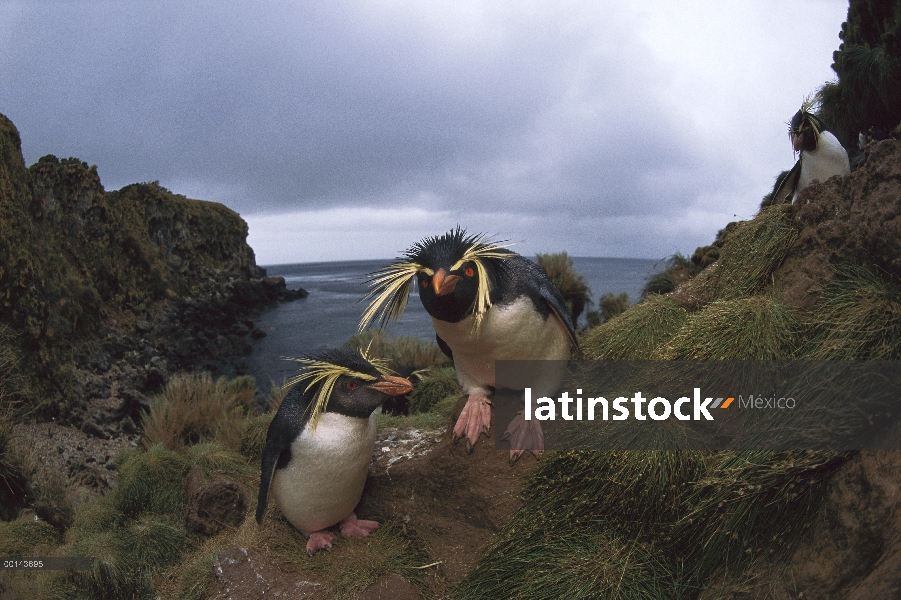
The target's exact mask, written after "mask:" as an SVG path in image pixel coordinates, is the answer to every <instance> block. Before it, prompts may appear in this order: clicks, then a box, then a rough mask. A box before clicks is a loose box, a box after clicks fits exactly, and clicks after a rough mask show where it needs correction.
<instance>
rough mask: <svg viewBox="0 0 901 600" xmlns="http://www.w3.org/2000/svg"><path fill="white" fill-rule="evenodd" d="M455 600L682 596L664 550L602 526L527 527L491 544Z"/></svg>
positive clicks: (640, 599)
mask: <svg viewBox="0 0 901 600" xmlns="http://www.w3.org/2000/svg"><path fill="white" fill-rule="evenodd" d="M452 597H453V598H455V599H456V600H470V599H472V600H477V599H478V600H480V599H482V598H509V599H523V600H524V599H529V600H539V599H542V600H543V599H547V600H551V599H557V598H567V599H569V598H573V599H586V600H587V599H595V598H605V599H608V598H609V599H611V600H613V599H616V600H619V599H623V600H626V599H628V600H650V599H654V600H663V599H665V598H666V599H675V598H680V597H684V596H682V594H680V589H679V586H678V584H677V582H676V581H675V580H674V578H673V576H672V573H671V571H670V569H669V567H668V565H667V563H666V560H665V557H664V556H663V554H662V553H660V552H659V551H657V550H656V549H655V548H654V547H653V546H649V545H645V544H640V543H637V542H636V541H635V540H630V539H627V538H623V537H620V536H617V535H615V534H614V533H612V532H610V531H609V530H605V529H604V528H602V527H587V528H580V529H574V528H565V529H560V530H557V531H554V532H553V533H551V532H550V531H548V532H546V533H541V532H535V531H531V532H530V531H525V532H522V533H520V534H519V535H518V536H516V537H509V538H507V539H504V540H503V541H502V542H500V543H499V544H498V545H497V546H496V547H494V548H492V550H491V551H490V552H489V554H488V556H487V557H486V558H485V559H484V560H482V561H481V562H479V564H478V565H477V566H476V568H475V570H474V571H472V572H471V573H470V574H469V576H468V577H467V578H466V579H464V580H463V582H461V583H460V584H459V585H458V586H457V587H456V589H455V590H454V593H453V596H452Z"/></svg>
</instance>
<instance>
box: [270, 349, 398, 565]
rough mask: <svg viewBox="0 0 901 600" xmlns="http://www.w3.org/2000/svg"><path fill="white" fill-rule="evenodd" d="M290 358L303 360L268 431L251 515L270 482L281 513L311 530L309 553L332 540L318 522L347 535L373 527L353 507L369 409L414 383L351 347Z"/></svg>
mask: <svg viewBox="0 0 901 600" xmlns="http://www.w3.org/2000/svg"><path fill="white" fill-rule="evenodd" d="M293 360H295V361H297V362H299V363H301V364H303V365H305V367H306V368H305V370H304V371H303V372H302V373H301V374H300V375H298V376H296V377H294V378H293V379H291V380H290V381H289V382H288V383H287V384H286V385H288V386H294V387H292V388H291V390H290V391H289V392H288V394H287V395H286V396H285V398H284V399H283V400H282V404H281V406H280V407H279V409H278V412H277V413H276V414H275V417H274V418H273V419H272V423H270V425H269V430H268V432H267V433H266V446H265V448H264V449H263V460H262V466H261V469H260V492H259V500H258V502H257V522H258V523H260V522H262V520H263V515H264V514H265V512H266V503H267V500H268V496H269V492H270V488H271V492H272V497H273V498H274V499H275V502H276V504H277V505H278V507H279V508H280V509H281V511H282V514H284V515H285V518H287V519H288V521H290V522H291V524H292V525H294V526H295V527H296V528H297V529H299V530H300V531H301V532H302V533H303V534H304V535H306V536H308V537H309V540H308V541H307V552H310V553H311V554H312V553H313V552H315V551H316V550H321V549H328V548H331V547H332V543H333V542H334V539H335V536H334V535H333V534H331V533H328V532H326V531H324V530H325V529H326V528H328V527H331V526H332V525H335V524H337V523H341V534H342V535H345V536H360V537H362V536H367V535H369V534H370V533H372V532H373V531H375V529H377V528H378V523H377V522H375V521H362V520H358V519H357V517H356V515H355V514H354V512H353V511H354V508H355V507H356V506H357V504H358V503H359V501H360V497H361V496H362V494H363V485H364V484H365V483H366V473H367V471H368V469H369V462H370V460H371V459H372V449H373V446H374V445H375V409H376V408H378V407H379V406H380V405H381V404H382V403H383V402H384V401H385V400H386V398H388V397H390V396H399V395H401V394H406V393H408V392H410V391H411V390H412V389H413V386H411V385H410V382H409V381H407V380H406V379H403V378H402V377H395V376H392V375H387V374H386V371H387V369H385V368H384V367H383V365H382V364H380V362H379V361H375V360H372V361H370V360H368V359H367V358H366V357H365V355H364V354H363V353H357V352H354V351H351V350H332V351H329V352H326V353H324V354H321V355H319V356H316V357H306V358H297V359H293ZM303 381H309V383H308V384H307V386H306V388H304V389H301V386H297V385H296V384H298V383H300V382H303Z"/></svg>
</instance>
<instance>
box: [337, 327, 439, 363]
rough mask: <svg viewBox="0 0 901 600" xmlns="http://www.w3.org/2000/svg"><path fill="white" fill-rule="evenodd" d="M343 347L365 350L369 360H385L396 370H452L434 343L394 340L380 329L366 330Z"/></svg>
mask: <svg viewBox="0 0 901 600" xmlns="http://www.w3.org/2000/svg"><path fill="white" fill-rule="evenodd" d="M344 345H345V346H349V347H351V348H362V349H364V350H365V349H367V348H368V349H369V350H368V352H369V355H370V356H372V357H373V358H382V359H385V360H387V361H388V363H389V366H390V367H391V368H392V369H395V370H396V369H402V368H404V367H407V366H411V367H414V368H415V369H416V370H419V369H437V368H441V367H448V366H451V361H450V359H449V358H448V357H447V356H446V355H445V354H444V353H443V352H442V351H441V349H440V348H439V347H438V344H437V343H435V342H429V341H426V340H421V339H419V338H413V337H393V336H392V335H391V334H389V333H387V332H385V331H382V330H380V329H367V330H366V331H364V332H363V333H359V334H357V335H355V336H352V337H351V338H350V339H349V340H347V342H345V344H344Z"/></svg>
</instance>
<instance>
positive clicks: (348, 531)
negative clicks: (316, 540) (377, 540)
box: [341, 514, 379, 537]
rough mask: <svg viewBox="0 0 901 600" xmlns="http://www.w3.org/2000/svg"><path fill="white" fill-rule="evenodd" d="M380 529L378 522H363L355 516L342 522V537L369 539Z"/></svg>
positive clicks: (352, 515)
mask: <svg viewBox="0 0 901 600" xmlns="http://www.w3.org/2000/svg"><path fill="white" fill-rule="evenodd" d="M378 528H379V524H378V523H377V522H375V521H363V520H361V519H358V518H357V517H356V515H354V514H351V515H350V516H349V517H348V518H346V519H344V520H343V521H341V535H343V536H344V537H367V536H368V535H369V534H371V533H372V532H373V531H375V530H376V529H378Z"/></svg>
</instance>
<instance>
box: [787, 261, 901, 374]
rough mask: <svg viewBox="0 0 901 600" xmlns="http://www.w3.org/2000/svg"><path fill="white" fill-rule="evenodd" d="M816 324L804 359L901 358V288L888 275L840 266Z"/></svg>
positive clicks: (815, 317) (814, 319)
mask: <svg viewBox="0 0 901 600" xmlns="http://www.w3.org/2000/svg"><path fill="white" fill-rule="evenodd" d="M836 275H837V277H836V279H835V280H834V281H833V282H832V283H831V284H829V285H827V286H826V287H825V288H824V289H823V293H822V295H821V297H820V300H819V302H818V304H817V306H816V307H815V311H814V314H813V317H812V319H811V321H810V326H811V328H812V330H813V331H812V334H811V336H810V341H809V343H808V344H807V345H806V346H805V350H804V353H803V354H804V357H805V358H808V359H813V360H897V359H899V358H901V287H899V285H898V283H897V282H896V281H895V280H893V279H892V278H891V276H889V275H888V274H887V273H885V272H883V271H877V270H873V269H868V268H864V267H860V266H856V265H840V266H838V267H837V268H836Z"/></svg>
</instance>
